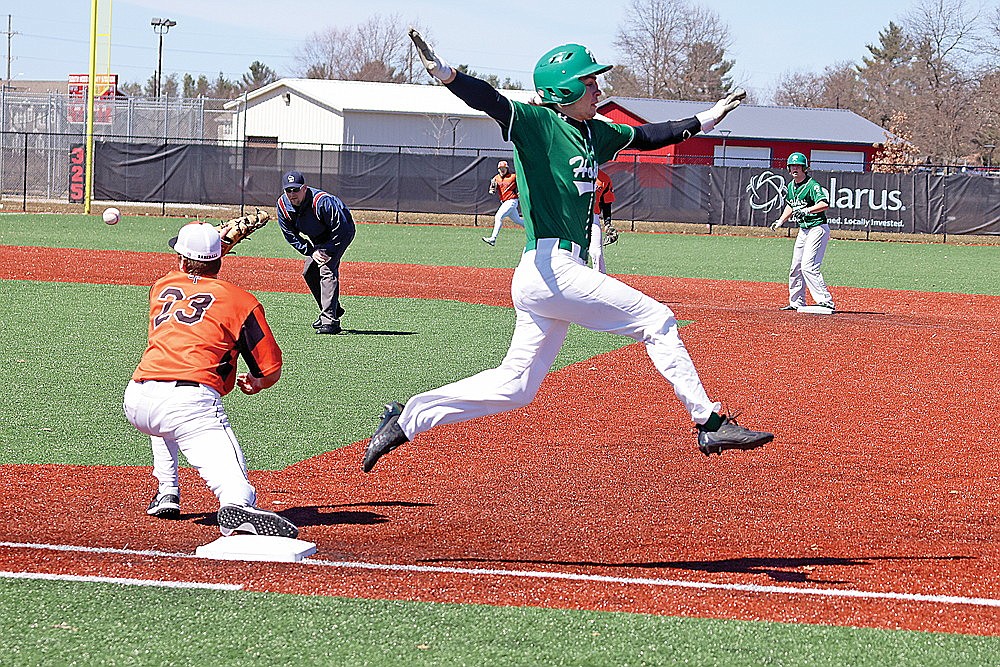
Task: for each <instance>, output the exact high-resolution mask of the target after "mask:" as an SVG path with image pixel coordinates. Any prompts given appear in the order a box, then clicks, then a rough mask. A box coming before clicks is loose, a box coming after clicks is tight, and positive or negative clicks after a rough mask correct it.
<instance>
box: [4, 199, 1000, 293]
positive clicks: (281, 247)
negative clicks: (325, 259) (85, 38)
mask: <svg viewBox="0 0 1000 667" xmlns="http://www.w3.org/2000/svg"><path fill="white" fill-rule="evenodd" d="M184 222H185V220H184V219H181V218H157V217H146V216H141V217H129V216H126V217H125V218H124V219H123V220H122V222H121V223H119V224H118V225H115V226H113V227H109V226H108V225H105V224H104V223H103V222H101V220H100V218H99V217H98V216H96V215H93V216H83V215H41V214H8V215H0V244H3V245H37V246H47V247H57V248H93V249H108V250H133V251H147V252H169V250H168V249H167V247H166V241H167V239H169V238H170V237H171V236H174V235H175V234H176V233H177V229H178V228H179V227H180V225H182V224H184ZM213 222H214V221H213ZM484 233H485V229H484V228H483V227H478V228H474V227H445V226H437V225H394V224H362V225H359V227H358V234H357V237H356V238H355V240H354V243H352V244H351V247H350V249H349V250H348V251H347V254H346V255H345V257H344V261H347V262H352V261H354V262H389V263H404V264H423V265H429V266H434V265H437V266H476V267H486V268H512V267H514V266H516V265H517V261H518V257H519V255H520V253H521V250H522V249H523V247H524V232H523V231H522V230H520V229H504V230H503V232H502V233H501V235H500V239H499V241H498V242H497V245H496V247H495V248H491V247H489V246H487V245H486V244H485V243H483V242H482V240H481V237H482V236H483V234H484ZM792 242H793V238H790V237H787V236H785V235H782V234H780V233H776V235H775V236H774V237H764V238H746V237H739V236H720V235H692V234H647V233H623V234H622V235H621V240H619V242H618V243H616V244H614V245H611V246H608V247H607V248H606V249H605V253H606V258H607V263H608V271H609V272H611V273H618V274H636V275H649V276H677V277H683V278H709V279H718V280H749V281H758V282H777V283H784V282H785V281H786V280H787V274H788V264H789V262H790V261H791V255H792ZM238 253H239V254H243V255H247V256H253V257H287V258H297V257H299V255H297V254H296V253H295V252H294V251H292V249H291V247H290V246H288V244H287V243H285V241H284V238H283V237H282V235H281V233H280V231H279V229H278V226H277V223H275V222H273V221H272V222H270V223H269V224H268V226H267V227H265V228H264V229H262V230H260V231H259V232H257V233H256V234H254V236H252V237H251V239H250V240H249V241H247V242H244V243H243V244H241V245H240V246H239V248H238ZM998 264H1000V246H995V245H988V246H965V245H954V244H943V243H891V242H881V241H879V242H876V241H845V240H836V239H835V240H833V241H831V242H830V245H829V248H828V250H827V255H826V259H825V261H824V263H823V275H824V277H825V278H826V281H827V283H829V284H830V285H831V286H834V287H836V286H854V287H874V288H882V289H894V290H917V291H926V292H957V293H963V294H994V295H998V294H1000V281H997V280H996V279H995V276H994V273H995V271H994V267H996V266H997V265H998ZM345 288H346V289H347V291H348V293H349V290H350V286H349V285H347V286H345Z"/></svg>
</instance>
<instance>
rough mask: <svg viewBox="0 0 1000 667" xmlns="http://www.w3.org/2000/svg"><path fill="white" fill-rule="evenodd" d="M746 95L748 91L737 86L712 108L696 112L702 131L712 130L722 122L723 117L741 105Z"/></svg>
mask: <svg viewBox="0 0 1000 667" xmlns="http://www.w3.org/2000/svg"><path fill="white" fill-rule="evenodd" d="M746 96H747V91H745V90H743V89H742V88H737V89H736V90H734V91H733V92H731V93H729V94H728V95H726V96H725V97H724V98H722V99H721V100H719V101H718V102H716V103H715V106H714V107H712V108H711V109H708V110H707V111H702V112H701V113H697V114H695V118H697V119H698V120H699V121H700V122H701V131H702V132H711V131H712V129H713V128H714V127H715V126H716V125H718V124H719V123H721V122H722V119H723V118H725V117H726V115H727V114H728V113H729V112H730V111H732V110H733V109H735V108H736V107H738V106H739V105H740V102H742V101H743V100H744V99H745V98H746Z"/></svg>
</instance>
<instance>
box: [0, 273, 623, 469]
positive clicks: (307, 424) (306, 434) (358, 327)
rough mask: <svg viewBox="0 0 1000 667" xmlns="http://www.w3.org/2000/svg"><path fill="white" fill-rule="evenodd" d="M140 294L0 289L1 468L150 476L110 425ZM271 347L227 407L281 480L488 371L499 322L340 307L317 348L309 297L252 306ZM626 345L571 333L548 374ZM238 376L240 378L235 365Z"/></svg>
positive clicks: (140, 327)
mask: <svg viewBox="0 0 1000 667" xmlns="http://www.w3.org/2000/svg"><path fill="white" fill-rule="evenodd" d="M148 292H149V289H148V288H147V287H136V286H115V285H80V284H71V283H43V282H32V281H9V280H8V281H0V303H4V304H6V307H5V308H4V309H3V310H0V366H2V367H4V368H6V369H8V370H9V371H10V377H9V378H8V379H7V380H6V386H5V387H4V391H3V393H2V394H0V415H2V416H3V418H2V419H0V442H3V447H2V448H0V464H3V463H60V464H69V465H148V464H149V460H150V459H149V456H150V455H149V443H148V438H146V437H145V436H142V435H140V434H139V432H138V431H136V430H135V429H134V428H133V427H132V426H131V425H130V424H129V423H128V422H127V421H126V420H125V416H124V414H123V413H122V406H121V401H122V393H123V392H124V390H125V385H126V384H127V383H128V380H129V378H130V377H131V375H132V372H133V371H134V370H135V366H136V364H138V362H139V358H140V357H141V356H142V352H143V350H144V349H145V343H146V318H147V317H148V314H147V310H146V309H147V298H148ZM257 297H258V298H259V299H260V300H261V303H262V304H263V305H264V308H265V311H266V313H267V318H268V322H269V324H270V325H271V328H272V330H273V331H274V334H275V338H277V340H278V343H279V345H281V347H282V353H283V357H284V366H283V370H282V376H281V380H280V381H279V382H278V384H276V385H275V386H274V387H272V388H271V389H268V390H267V391H264V392H261V393H259V394H256V395H254V396H245V395H244V394H242V393H241V392H240V391H238V390H235V391H233V392H232V393H231V394H229V396H228V397H227V398H226V399H225V405H226V411H227V413H228V414H229V417H230V420H231V422H232V424H233V429H234V431H235V432H236V435H237V437H238V438H239V439H240V442H241V444H242V445H243V449H244V450H245V451H246V456H247V465H248V466H249V467H250V468H251V469H254V470H263V469H281V468H284V467H285V466H287V465H289V464H291V463H295V462H297V461H301V460H303V459H306V458H309V457H311V456H315V455H317V454H320V453H322V452H325V451H329V450H332V449H336V448H338V447H342V446H344V445H349V444H351V443H354V442H358V441H360V440H362V439H364V438H367V437H368V436H370V435H371V433H372V430H373V429H374V428H375V426H376V424H377V423H378V418H379V415H381V413H382V406H383V404H384V403H385V402H387V401H391V400H400V401H405V400H406V399H407V398H409V397H410V396H412V395H413V394H415V393H419V392H421V391H425V390H427V389H432V388H434V387H439V386H441V385H443V384H446V383H448V382H453V381H455V380H459V379H462V378H464V377H468V376H469V375H472V374H474V373H476V372H479V371H481V370H485V369H487V368H493V367H495V366H497V365H498V364H499V363H500V361H501V360H502V359H503V356H504V354H505V353H506V351H507V346H508V344H509V343H510V336H511V334H512V333H513V329H514V314H513V311H512V310H511V309H510V308H500V307H493V306H482V305H473V304H467V303H461V302H457V301H429V300H415V299H377V298H366V297H345V299H344V307H345V308H346V309H347V311H348V316H347V317H345V319H344V325H345V327H347V329H348V333H347V334H344V335H340V336H317V335H316V334H315V333H314V332H313V329H312V327H311V326H310V324H311V323H312V320H313V318H314V316H315V303H314V302H313V301H312V297H310V296H307V295H304V294H288V293H258V294H257ZM630 342H632V340H631V339H629V338H624V337H621V336H614V335H612V334H602V333H594V332H591V331H587V330H585V329H582V328H580V327H576V326H573V327H571V329H570V334H569V336H567V339H566V344H565V345H564V346H563V349H562V351H561V352H560V354H559V356H558V357H557V359H556V363H555V365H554V368H556V369H558V368H562V367H564V366H567V365H569V364H572V363H575V362H578V361H582V360H584V359H588V358H590V357H592V356H594V355H596V354H601V353H604V352H608V351H610V350H613V349H617V348H619V347H621V346H623V345H626V344H628V343H630ZM241 369H243V370H245V368H244V367H243V366H242V363H241Z"/></svg>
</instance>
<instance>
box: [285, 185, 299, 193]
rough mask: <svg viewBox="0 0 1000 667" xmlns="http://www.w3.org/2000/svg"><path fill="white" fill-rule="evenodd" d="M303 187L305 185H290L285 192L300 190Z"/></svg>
mask: <svg viewBox="0 0 1000 667" xmlns="http://www.w3.org/2000/svg"><path fill="white" fill-rule="evenodd" d="M302 187H303V186H301V185H293V186H289V187H287V188H285V192H298V191H299V190H301V189H302Z"/></svg>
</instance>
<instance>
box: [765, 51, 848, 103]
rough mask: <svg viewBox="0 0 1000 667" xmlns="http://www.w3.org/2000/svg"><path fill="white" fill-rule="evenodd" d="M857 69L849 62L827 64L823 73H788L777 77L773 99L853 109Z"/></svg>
mask: <svg viewBox="0 0 1000 667" xmlns="http://www.w3.org/2000/svg"><path fill="white" fill-rule="evenodd" d="M859 94H860V85H859V82H858V75H857V71H856V70H855V68H854V65H853V64H851V63H849V62H842V63H837V64H836V65H830V66H828V67H827V68H826V69H825V70H823V73H822V74H811V73H808V72H793V73H787V74H784V75H782V76H781V78H780V79H778V84H777V89H776V90H775V92H774V103H775V104H777V105H779V106H795V107H818V108H827V109H852V108H854V107H855V106H856V105H857V104H858V99H859Z"/></svg>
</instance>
